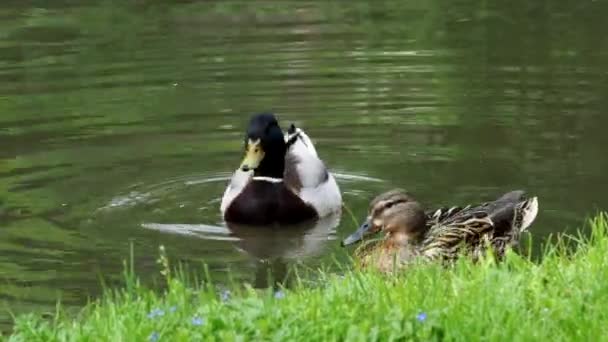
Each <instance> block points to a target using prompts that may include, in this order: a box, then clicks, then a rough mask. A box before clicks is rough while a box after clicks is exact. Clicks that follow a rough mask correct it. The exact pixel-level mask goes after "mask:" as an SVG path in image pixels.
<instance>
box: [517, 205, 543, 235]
mask: <svg viewBox="0 0 608 342" xmlns="http://www.w3.org/2000/svg"><path fill="white" fill-rule="evenodd" d="M518 207H519V208H518V209H519V210H521V227H520V228H519V231H520V232H523V231H525V230H526V229H528V227H530V225H532V222H534V220H535V219H536V215H537V214H538V197H536V196H535V197H532V198H529V199H527V200H525V201H523V202H521V203H520V204H519V205H518Z"/></svg>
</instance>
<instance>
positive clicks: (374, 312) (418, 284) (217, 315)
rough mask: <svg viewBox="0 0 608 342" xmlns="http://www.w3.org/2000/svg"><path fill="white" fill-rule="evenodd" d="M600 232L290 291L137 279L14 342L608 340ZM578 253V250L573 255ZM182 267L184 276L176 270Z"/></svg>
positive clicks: (602, 217) (20, 326)
mask: <svg viewBox="0 0 608 342" xmlns="http://www.w3.org/2000/svg"><path fill="white" fill-rule="evenodd" d="M589 225H590V229H591V234H590V236H589V237H586V238H582V237H576V238H562V239H560V240H559V241H555V240H554V241H552V243H551V244H547V246H546V247H545V249H544V252H543V256H542V258H541V259H542V261H540V262H533V261H531V260H529V259H528V258H526V257H523V256H520V255H517V254H515V253H509V254H508V255H507V258H506V261H505V262H504V263H501V264H499V265H497V264H496V263H495V262H494V261H493V260H490V259H488V260H483V261H482V262H481V263H479V264H472V263H471V262H469V261H465V260H462V261H460V262H458V263H457V264H456V265H455V266H454V267H452V268H449V269H444V268H442V267H440V266H438V265H424V266H419V267H415V268H412V269H410V270H408V271H407V272H403V273H401V274H400V275H398V276H396V277H390V278H387V277H385V276H382V275H380V274H377V273H375V272H370V271H366V272H359V271H355V270H348V271H345V274H344V275H336V274H326V273H322V272H320V274H319V276H318V278H319V279H318V281H316V282H315V285H310V284H299V285H297V286H296V287H295V288H294V289H290V290H268V291H260V290H254V289H247V288H245V289H238V288H236V287H235V288H234V289H231V290H230V291H229V290H222V291H219V290H217V288H215V287H213V286H207V285H201V286H199V287H198V288H197V287H192V286H186V283H188V282H187V281H183V280H180V276H178V275H171V274H169V273H167V272H166V271H167V270H168V269H169V268H168V264H167V260H166V259H164V258H163V257H162V255H161V258H160V260H161V264H163V265H164V266H165V267H166V268H165V276H166V279H167V282H168V286H167V289H166V291H165V292H164V293H162V294H158V293H156V292H154V291H152V290H149V289H145V288H143V287H142V286H140V285H138V281H137V280H136V278H135V277H133V276H132V275H129V274H128V272H127V279H128V281H127V286H126V287H125V288H124V289H120V290H113V291H107V293H106V294H105V296H103V297H102V298H101V299H100V300H98V301H96V302H93V303H91V304H89V305H88V306H87V307H85V308H84V309H83V310H82V311H81V312H80V313H78V314H77V315H73V314H68V313H65V312H64V311H63V310H62V309H58V310H57V312H56V313H55V314H54V315H53V318H52V319H44V318H42V317H40V316H38V315H34V314H31V315H25V316H20V317H17V318H16V321H15V326H14V332H13V335H11V336H7V337H8V340H9V341H85V340H86V341H91V340H102V341H121V340H129V341H194V340H206V341H210V340H213V341H237V340H239V341H240V340H245V341H249V340H289V341H293V340H302V341H304V340H305V341H319V340H349V341H357V340H365V341H369V340H382V341H386V340H395V339H405V340H425V341H428V340H443V339H447V340H459V341H471V340H480V339H481V340H515V341H521V340H551V341H562V340H564V341H570V340H587V341H590V340H600V339H601V337H602V336H605V335H606V333H607V329H608V328H606V327H607V325H606V323H607V322H608V314H607V313H606V310H605V307H606V305H607V304H608V285H607V284H608V268H606V264H608V216H607V215H606V214H599V215H598V216H596V217H595V218H593V219H592V220H590V222H589ZM573 247H574V248H573ZM173 272H175V271H173Z"/></svg>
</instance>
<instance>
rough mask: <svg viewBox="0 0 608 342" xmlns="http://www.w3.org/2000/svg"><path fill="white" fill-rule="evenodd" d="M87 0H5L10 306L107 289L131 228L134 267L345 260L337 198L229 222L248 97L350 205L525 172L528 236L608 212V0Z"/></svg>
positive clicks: (430, 198)
mask: <svg viewBox="0 0 608 342" xmlns="http://www.w3.org/2000/svg"><path fill="white" fill-rule="evenodd" d="M91 3H92V2H91V1H67V0H64V1H52V2H51V1H27V2H23V1H5V2H4V3H3V4H2V5H0V80H1V81H0V236H1V238H0V281H1V282H2V285H1V286H0V298H1V299H0V300H1V301H2V302H4V303H5V304H6V305H7V306H9V307H10V308H11V309H12V310H13V311H14V312H16V313H19V312H26V311H31V310H37V311H44V310H48V311H52V310H53V308H54V304H55V302H56V301H57V300H58V299H60V300H61V301H62V304H63V305H64V306H75V307H76V306H79V305H82V304H83V303H84V302H86V300H87V298H89V297H94V296H97V295H98V294H99V293H100V291H101V285H100V284H101V280H100V279H101V278H103V279H104V280H105V282H106V283H107V284H110V285H112V284H120V282H121V280H122V271H123V261H124V260H125V259H127V258H128V257H129V248H130V244H133V247H134V250H135V268H136V271H137V273H138V274H139V275H141V276H142V277H143V278H144V281H146V282H148V283H152V282H154V281H158V278H159V276H160V275H159V266H158V265H157V263H156V259H157V257H158V247H159V245H161V244H162V245H164V246H165V247H166V250H167V254H168V256H169V258H170V259H171V260H172V261H173V262H178V261H179V262H181V261H187V262H188V263H189V264H190V265H194V268H197V269H200V268H201V267H202V266H201V265H202V264H203V262H204V263H207V264H208V265H209V268H210V272H211V274H212V276H213V278H214V279H215V280H216V281H217V282H218V283H225V282H227V281H228V279H229V276H228V275H229V274H231V277H232V278H233V279H234V280H235V281H237V282H249V283H252V284H254V285H256V286H265V284H266V274H267V267H270V268H271V269H273V270H274V271H275V272H277V270H278V273H280V272H281V270H285V269H286V268H287V267H288V265H290V264H293V263H301V264H303V265H306V266H310V267H317V266H319V265H329V267H331V265H332V264H333V263H334V262H335V261H336V260H338V261H346V260H347V254H346V253H345V251H344V250H343V249H341V248H340V247H339V241H340V239H341V238H342V237H344V236H346V235H347V234H348V233H349V232H350V231H351V230H352V229H353V226H354V223H353V220H352V219H351V218H350V216H349V215H348V214H346V213H345V214H344V215H343V216H342V217H333V218H328V219H326V220H324V221H322V222H320V223H319V224H318V225H317V226H315V227H303V228H300V229H298V230H293V231H288V232H281V231H268V230H263V231H260V232H253V233H252V232H251V231H247V230H238V229H236V230H234V231H233V232H231V231H230V230H228V229H227V228H226V227H225V225H224V224H223V223H222V219H221V217H220V214H219V202H220V199H221V196H222V193H223V190H224V187H225V186H226V183H227V180H228V177H229V176H230V173H231V172H232V171H233V170H234V169H235V168H236V167H237V166H238V164H239V162H240V160H241V157H242V155H241V153H242V152H241V149H242V137H243V130H244V128H245V125H246V123H247V121H248V118H249V116H250V115H251V114H252V113H254V112H259V111H274V112H275V113H277V115H278V117H279V119H280V120H281V123H282V124H283V126H284V127H286V126H287V124H288V123H291V122H295V123H296V124H297V125H299V126H300V127H302V128H304V129H305V130H306V131H307V132H308V133H309V134H310V135H311V137H312V138H313V139H314V141H315V143H316V144H317V150H318V151H319V153H320V155H321V157H322V158H323V159H324V160H325V161H326V163H327V164H328V165H329V166H330V167H331V169H332V171H333V172H335V174H336V178H337V180H338V182H339V184H340V186H341V189H342V191H343V198H344V201H345V203H346V204H347V206H348V207H349V208H350V210H352V212H353V213H354V215H355V216H356V218H357V219H361V218H363V217H364V216H365V211H366V208H367V205H368V202H369V200H370V199H371V198H372V197H373V196H374V195H376V194H377V193H379V192H382V191H384V190H387V189H390V188H392V187H397V186H398V187H403V188H406V189H408V190H409V191H411V192H412V193H414V194H415V195H416V196H417V197H418V198H419V199H420V200H421V201H422V202H423V203H425V204H428V205H429V206H433V205H448V204H463V203H468V202H469V201H470V202H477V201H480V200H486V199H491V198H493V197H495V196H497V195H499V194H500V193H501V192H504V191H507V190H511V189H515V188H523V189H526V190H528V191H529V192H530V193H533V194H536V195H538V196H539V198H540V208H541V211H540V214H539V216H538V218H537V221H536V223H535V225H534V226H533V227H532V233H533V241H534V243H535V245H538V244H539V243H541V242H542V240H543V239H544V238H546V237H547V236H548V234H550V233H556V232H563V231H574V230H575V229H576V228H577V227H579V226H580V225H581V224H582V223H583V222H584V220H585V218H586V217H588V216H589V215H592V214H594V213H595V212H597V211H598V210H600V209H602V208H606V204H607V203H606V202H607V199H606V196H607V195H606V194H607V193H608V182H606V178H605V177H606V176H605V174H606V170H607V167H608V153H606V151H605V147H604V146H608V145H607V144H608V134H606V129H605V127H606V125H607V124H608V116H607V115H606V113H605V112H606V110H607V109H608V37H607V36H606V34H605V27H606V17H607V16H608V9H607V8H606V6H605V4H604V3H603V2H599V1H598V2H593V1H577V2H574V1H572V2H569V4H566V3H562V2H560V1H540V2H538V1H537V2H534V3H532V2H530V1H523V0H519V1H515V2H513V1H510V2H508V3H505V4H504V5H493V4H490V2H481V3H480V2H479V1H472V0H464V1H459V2H458V3H451V2H445V4H440V3H439V2H428V1H409V2H406V3H404V2H402V1H396V0H395V1H380V2H377V3H374V4H373V5H372V4H367V3H365V2H352V3H350V5H344V4H342V3H341V4H335V5H329V4H326V3H325V2H323V1H306V2H297V3H294V2H292V3H289V4H284V3H282V2H257V3H256V4H255V5H254V4H252V2H241V3H239V2H234V1H229V2H228V1H225V2H224V1H184V0H181V1H174V2H172V3H169V2H167V1H160V0H158V1H144V0H142V1H118V0H116V1H111V0H108V1H99V2H98V3H97V4H93V5H91ZM484 4H485V5H484ZM259 260H270V261H267V262H260V261H259ZM0 315H1V316H0V320H1V321H2V323H3V324H5V325H6V324H8V322H10V319H9V316H8V314H5V313H2V314H0Z"/></svg>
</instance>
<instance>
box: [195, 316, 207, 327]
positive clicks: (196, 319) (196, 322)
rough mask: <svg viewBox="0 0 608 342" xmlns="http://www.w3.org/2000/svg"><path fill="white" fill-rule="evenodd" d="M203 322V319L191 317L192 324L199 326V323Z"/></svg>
mask: <svg viewBox="0 0 608 342" xmlns="http://www.w3.org/2000/svg"><path fill="white" fill-rule="evenodd" d="M203 324H205V320H204V319H202V318H200V317H198V316H195V317H194V318H192V325H196V326H197V327H200V326H201V325H203Z"/></svg>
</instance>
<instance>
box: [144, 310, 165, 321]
mask: <svg viewBox="0 0 608 342" xmlns="http://www.w3.org/2000/svg"><path fill="white" fill-rule="evenodd" d="M164 314H165V311H164V310H162V309H154V310H152V311H150V313H149V314H148V318H150V319H152V318H156V317H160V316H163V315H164Z"/></svg>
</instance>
